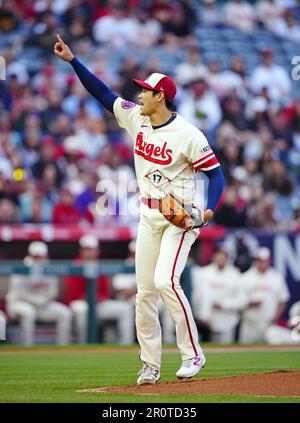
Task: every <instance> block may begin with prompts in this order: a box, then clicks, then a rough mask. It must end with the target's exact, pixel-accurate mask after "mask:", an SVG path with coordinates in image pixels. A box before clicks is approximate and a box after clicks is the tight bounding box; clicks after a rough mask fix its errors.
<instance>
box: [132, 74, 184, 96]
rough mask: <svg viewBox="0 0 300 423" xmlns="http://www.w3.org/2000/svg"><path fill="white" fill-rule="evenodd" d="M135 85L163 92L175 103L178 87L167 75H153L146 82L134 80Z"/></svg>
mask: <svg viewBox="0 0 300 423" xmlns="http://www.w3.org/2000/svg"><path fill="white" fill-rule="evenodd" d="M133 83H134V84H135V85H137V86H138V87H143V88H146V89H147V90H151V91H158V92H163V93H164V94H165V96H166V98H167V99H168V100H170V101H172V102H173V101H174V98H175V95H176V91H177V90H176V85H175V83H174V81H173V80H172V79H171V78H170V77H169V76H167V75H164V74H162V73H152V74H151V75H150V76H148V78H147V79H145V81H140V80H139V79H133Z"/></svg>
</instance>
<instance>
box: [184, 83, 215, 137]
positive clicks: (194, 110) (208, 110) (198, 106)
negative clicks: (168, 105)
mask: <svg viewBox="0 0 300 423" xmlns="http://www.w3.org/2000/svg"><path fill="white" fill-rule="evenodd" d="M178 112H179V113H180V114H181V115H182V116H183V117H185V118H186V119H187V120H188V121H190V122H191V123H193V124H194V125H195V126H196V127H197V128H198V129H200V130H201V131H203V132H204V133H205V134H206V135H207V136H208V137H209V135H210V134H209V133H212V132H213V131H214V130H215V129H216V127H217V125H219V124H220V122H221V119H222V111H221V107H220V103H219V100H218V98H217V96H216V94H215V93H214V92H213V91H212V90H211V89H210V87H209V85H208V83H207V81H206V80H205V79H197V80H196V81H193V82H192V83H191V85H190V89H189V91H188V92H187V94H186V97H184V98H182V101H181V104H180V105H179V107H178Z"/></svg>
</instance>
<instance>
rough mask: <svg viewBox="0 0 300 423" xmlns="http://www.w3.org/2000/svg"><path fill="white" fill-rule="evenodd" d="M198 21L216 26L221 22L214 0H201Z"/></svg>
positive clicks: (205, 24)
mask: <svg viewBox="0 0 300 423" xmlns="http://www.w3.org/2000/svg"><path fill="white" fill-rule="evenodd" d="M200 22H201V24H202V25H204V26H217V25H219V24H220V23H221V12H220V9H219V7H218V4H217V1H216V0H203V5H202V9H201V14H200Z"/></svg>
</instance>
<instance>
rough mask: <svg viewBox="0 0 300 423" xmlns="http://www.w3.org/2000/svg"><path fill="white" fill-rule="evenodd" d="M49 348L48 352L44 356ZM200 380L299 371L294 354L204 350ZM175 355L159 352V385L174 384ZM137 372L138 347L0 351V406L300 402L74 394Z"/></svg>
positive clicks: (299, 355)
mask: <svg viewBox="0 0 300 423" xmlns="http://www.w3.org/2000/svg"><path fill="white" fill-rule="evenodd" d="M49 348H51V350H52V351H49ZM206 357H207V366H206V367H205V369H203V370H202V372H201V375H200V379H201V377H205V378H208V377H223V376H230V375H239V374H247V373H258V372H266V371H276V370H295V369H300V352H299V350H288V349H287V350H284V351H279V350H276V349H274V350H265V351H249V350H247V351H239V350H234V351H232V350H230V349H228V350H226V351H218V350H215V351H214V350H213V349H208V350H206ZM179 364H180V355H179V353H178V352H174V350H169V351H168V348H165V349H164V354H163V363H162V369H161V375H162V379H161V381H162V382H166V381H175V380H176V377H175V372H176V370H177V369H178V367H179ZM139 368H140V361H139V359H138V349H137V347H132V348H128V349H126V350H124V348H122V349H120V348H118V347H117V346H112V345H110V346H108V345H105V346H99V345H91V346H78V345H72V346H70V347H67V348H65V347H63V348H60V347H54V346H50V347H34V348H23V347H12V346H1V347H0V380H1V384H0V402H1V403H7V402H18V403H25V402H55V403H57V402H76V403H79V402H96V403H103V402H106V403H115V402H145V403H151V402H170V403H171V402H177V403H179V402H180V403H193V402H197V403H199V402H298V403H299V402H300V397H243V396H228V395H227V396H221V395H213V396H209V395H201V396H200V395H198V396H196V395H180V396H179V395H168V396H165V395H159V396H158V395H147V396H145V395H140V394H139V395H138V394H137V395H132V394H131V395H129V394H125V393H124V394H117V395H116V394H107V393H104V394H103V393H79V392H76V390H79V389H85V388H98V387H106V386H122V385H130V384H135V383H136V377H137V376H136V375H137V372H138V370H139Z"/></svg>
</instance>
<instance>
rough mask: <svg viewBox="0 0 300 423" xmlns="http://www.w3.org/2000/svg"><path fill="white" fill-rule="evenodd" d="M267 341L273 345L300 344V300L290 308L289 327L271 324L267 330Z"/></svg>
mask: <svg viewBox="0 0 300 423" xmlns="http://www.w3.org/2000/svg"><path fill="white" fill-rule="evenodd" d="M266 341H267V343H268V344H271V345H280V344H288V345H289V344H291V345H293V344H300V301H297V302H295V303H294V304H293V305H292V307H291V308H290V311H289V320H288V327H287V328H285V327H281V326H278V325H272V326H270V327H269V328H268V329H267V331H266Z"/></svg>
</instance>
